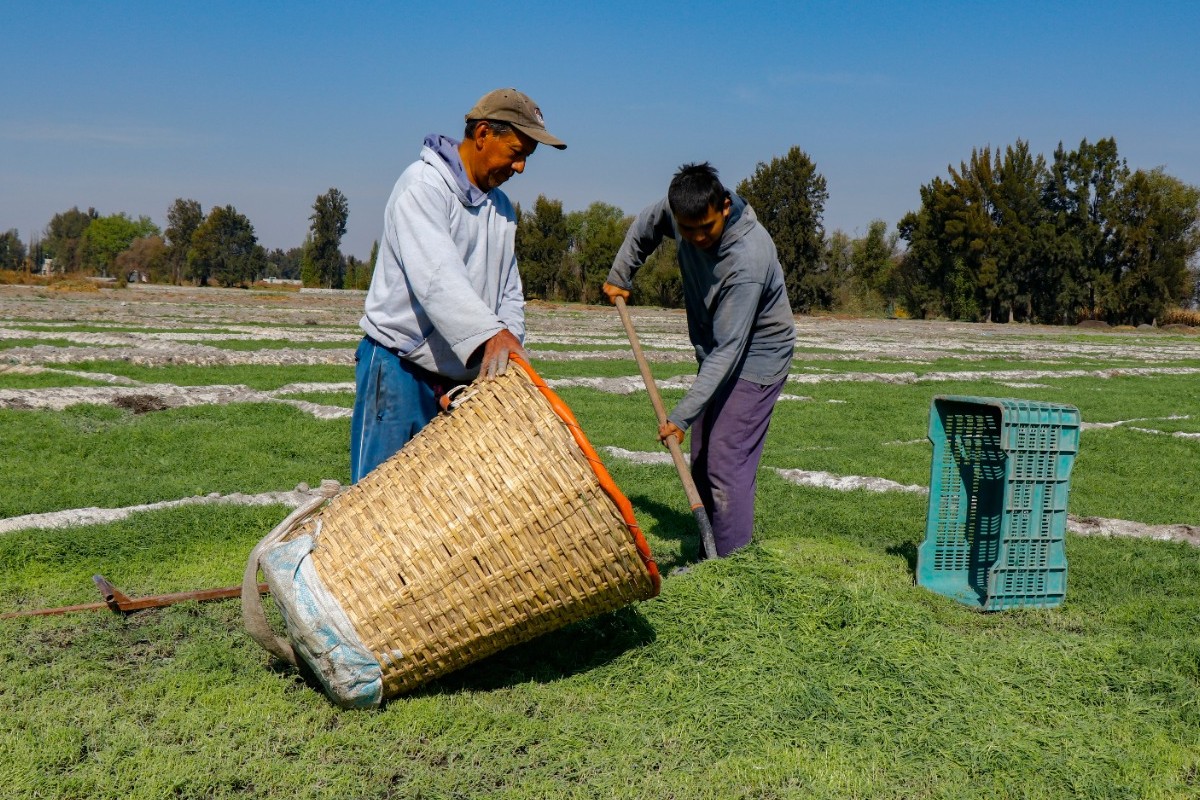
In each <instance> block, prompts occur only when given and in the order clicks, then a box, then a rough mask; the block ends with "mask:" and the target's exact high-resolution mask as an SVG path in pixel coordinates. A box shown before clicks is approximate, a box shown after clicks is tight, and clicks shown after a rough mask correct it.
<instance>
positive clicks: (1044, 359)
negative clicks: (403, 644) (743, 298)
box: [0, 287, 1200, 800]
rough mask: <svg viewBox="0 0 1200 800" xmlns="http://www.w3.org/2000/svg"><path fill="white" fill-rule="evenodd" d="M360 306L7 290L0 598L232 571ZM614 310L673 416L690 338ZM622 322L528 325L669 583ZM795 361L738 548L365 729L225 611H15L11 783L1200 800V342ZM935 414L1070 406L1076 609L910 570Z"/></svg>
mask: <svg viewBox="0 0 1200 800" xmlns="http://www.w3.org/2000/svg"><path fill="white" fill-rule="evenodd" d="M361 303H362V295H361V293H358V294H356V293H351V292H347V293H345V294H344V295H336V294H333V295H331V294H309V293H288V294H286V295H281V294H270V293H257V292H246V291H242V292H239V291H237V290H229V291H224V290H217V289H211V290H179V289H165V288H161V287H131V288H128V289H124V290H103V291H101V292H98V293H97V292H92V293H81V294H78V295H75V294H71V293H69V292H58V293H49V292H46V291H44V290H37V289H32V288H29V287H0V312H2V313H0V320H3V321H2V322H0V464H2V470H0V474H3V476H4V478H5V480H4V482H3V486H2V488H0V614H3V613H9V612H16V611H28V610H35V609H44V608H49V607H58V606H66V605H73V604H85V603H93V602H96V601H98V600H99V596H98V593H97V591H96V588H95V586H94V585H93V583H92V576H93V575H96V574H102V575H104V576H105V577H107V578H108V579H109V580H110V581H111V582H112V583H113V584H115V585H116V586H117V587H119V588H120V589H122V590H123V591H124V592H126V593H127V594H130V595H134V596H141V595H155V594H163V593H170V592H182V591H189V590H195V589H204V588H213V587H224V586H230V585H236V584H237V583H239V582H240V580H241V574H242V570H243V568H244V566H245V561H246V557H247V555H248V554H249V551H250V549H251V548H252V547H253V546H254V544H255V543H256V542H257V541H258V540H259V539H260V538H261V537H262V536H263V535H265V534H266V533H267V532H268V531H270V530H271V529H272V528H273V527H274V526H275V525H276V524H278V523H279V521H280V520H282V519H283V518H284V517H285V516H287V514H288V513H289V512H290V510H291V508H290V506H289V505H288V504H287V503H286V502H284V501H282V500H272V498H275V497H277V496H279V493H286V492H289V491H291V490H293V489H295V488H296V487H297V485H298V484H307V485H308V486H316V485H318V484H319V483H320V482H321V481H322V480H336V481H338V482H340V483H342V484H345V483H346V482H347V481H348V479H349V458H348V454H347V443H348V442H347V440H348V431H349V422H348V411H349V407H350V406H351V405H352V402H353V384H352V382H353V348H354V346H355V344H356V342H357V334H356V333H355V330H354V327H353V326H354V322H355V321H356V320H357V318H358V315H359V314H360V313H361ZM633 312H634V320H635V323H636V324H637V325H638V328H639V333H640V334H641V335H642V338H643V345H644V346H645V348H646V351H647V354H648V356H649V357H650V359H651V360H652V365H653V372H654V374H655V376H656V377H657V378H658V379H659V380H660V382H662V384H663V386H664V392H663V395H664V398H665V400H666V401H667V404H668V406H669V405H670V404H671V403H672V402H674V401H675V400H677V399H678V398H679V397H681V396H682V394H683V391H684V390H685V386H686V382H687V379H688V378H689V376H690V375H691V374H693V373H694V365H693V364H692V363H691V361H690V360H689V359H690V351H689V349H688V347H687V342H686V331H685V329H684V320H683V316H682V315H681V314H680V313H679V312H667V311H660V310H657V309H644V308H635V309H633ZM289 320H291V321H292V322H290V323H289ZM181 334H182V335H181ZM621 336H622V330H621V327H620V322H619V320H618V319H617V318H616V313H615V312H614V311H612V310H611V309H607V308H600V307H591V308H589V307H583V306H570V307H555V306H550V305H546V304H537V305H536V306H531V308H530V309H529V336H528V341H527V345H528V348H529V350H530V353H531V357H532V363H533V366H534V368H535V369H537V370H538V371H539V373H540V374H542V375H543V376H544V377H545V378H546V379H547V380H548V381H549V382H550V384H551V386H552V387H553V388H554V389H555V391H556V392H557V393H558V394H559V395H560V396H561V397H562V398H563V399H564V400H565V401H566V403H567V404H568V405H569V406H570V407H571V408H572V410H573V411H574V413H575V415H576V416H577V417H578V419H579V422H580V424H581V425H582V427H583V429H584V431H585V433H586V434H587V436H588V438H589V439H590V440H591V442H592V444H593V445H594V446H595V447H596V449H597V451H598V452H599V454H600V455H601V457H602V458H603V459H604V461H605V463H606V466H607V467H608V469H609V471H610V472H611V474H612V475H613V477H614V479H615V480H616V483H617V485H618V486H619V487H621V489H622V490H623V491H624V493H625V494H626V495H627V496H628V497H629V499H630V501H631V503H632V505H633V509H634V513H635V515H636V516H637V518H638V522H639V524H640V526H641V528H642V530H643V531H644V532H645V534H646V537H647V540H648V541H649V543H650V546H651V549H652V551H653V554H654V556H655V559H656V560H657V562H658V564H659V567H660V569H661V571H662V573H663V574H664V575H667V573H668V572H669V571H670V570H671V569H672V568H673V567H675V566H680V565H684V564H688V563H690V562H692V561H693V560H694V559H695V557H696V554H697V552H698V542H697V537H696V531H695V523H694V520H693V519H692V515H691V513H690V511H689V509H688V507H687V503H686V498H685V497H684V495H683V491H682V488H681V487H680V484H679V480H678V477H677V475H676V473H675V472H674V469H673V467H672V466H671V465H670V463H669V461H664V459H663V451H662V450H661V448H660V447H659V446H658V445H657V442H656V440H655V436H654V431H655V428H656V424H655V421H654V415H653V411H652V409H651V407H650V403H649V401H648V399H647V395H646V393H645V392H644V391H640V390H639V387H640V385H641V384H640V378H639V377H638V374H637V367H636V364H635V363H634V362H633V360H632V357H631V355H630V354H629V352H628V350H627V349H626V348H624V347H622V346H620V345H621V344H622V341H623V340H622V339H621V338H619V337H621ZM797 345H798V346H797V354H796V360H795V362H794V366H793V370H792V374H793V380H791V381H789V383H788V385H787V386H786V387H785V389H784V398H782V399H781V401H780V402H779V404H778V406H777V410H776V413H775V417H774V419H773V422H772V427H771V432H770V434H769V437H768V443H767V447H766V451H765V454H764V458H763V465H762V469H761V471H760V476H759V486H758V500H757V515H756V525H755V541H754V543H753V544H752V545H751V546H750V547H748V548H746V549H745V550H743V551H741V552H739V553H738V554H736V555H735V556H733V557H731V558H728V559H723V560H720V561H717V562H704V563H701V564H699V565H695V566H693V568H692V569H691V570H690V571H688V572H686V574H681V575H677V576H673V577H666V578H664V581H663V587H662V592H661V594H660V595H659V596H658V597H657V598H655V599H653V600H649V601H646V602H642V603H638V604H635V605H633V606H630V607H627V608H625V609H622V610H620V611H617V612H614V613H611V614H607V615H604V616H601V617H597V618H593V619H591V620H588V621H585V622H582V623H578V624H576V625H573V626H570V627H567V628H564V629H561V630H558V631H555V632H553V633H550V634H546V635H544V636H542V637H540V638H538V639H535V640H533V641H531V642H528V643H526V644H523V645H520V646H517V647H514V648H510V649H508V650H506V651H503V652H501V653H500V654H498V655H495V656H492V657H491V658H488V659H486V660H483V661H480V662H477V663H475V664H473V665H471V666H468V667H466V668H465V669H462V670H460V671H458V672H455V673H453V674H451V675H449V676H447V677H444V678H442V679H440V680H438V681H435V682H432V683H429V684H426V685H425V686H423V687H421V688H420V689H418V690H416V691H415V692H413V693H411V694H409V695H405V696H402V697H399V698H396V699H393V700H391V701H390V702H388V703H386V704H385V705H384V707H383V708H382V709H380V710H377V711H370V712H366V711H343V710H340V709H338V708H337V707H336V706H334V705H333V704H332V703H331V702H330V701H329V700H328V699H327V698H326V697H325V696H324V694H322V693H321V691H320V689H319V687H318V686H317V685H316V684H315V683H313V682H312V681H311V680H308V679H306V678H305V677H304V676H302V675H300V674H298V673H297V672H296V671H295V670H293V669H291V668H290V667H288V666H286V665H284V664H282V663H280V662H278V661H276V660H274V659H273V658H272V657H271V656H269V655H268V654H267V653H266V652H265V651H263V650H261V649H260V648H259V647H258V646H257V645H255V644H254V643H253V641H252V640H251V639H250V638H249V636H248V635H247V634H246V632H245V630H244V628H243V625H242V619H241V611H240V607H239V606H238V604H237V602H236V601H214V602H205V603H199V602H187V603H183V604H179V605H173V606H171V607H169V608H162V609H155V610H148V611H143V612H138V613H135V614H131V615H128V616H124V617H123V616H120V615H117V614H114V613H112V612H110V611H108V610H100V611H81V612H76V613H69V614H63V615H56V616H38V617H20V618H10V619H4V620H0V796H3V797H4V798H89V799H90V798H122V800H127V799H128V798H146V799H147V800H158V799H159V798H172V797H173V798H234V797H239V798H240V797H259V798H287V800H298V799H299V798H428V799H430V800H432V799H433V798H512V799H513V800H517V799H524V798H528V799H530V800H532V799H533V798H539V799H540V798H681V799H682V798H714V799H715V798H722V799H724V798H864V799H865V798H1055V799H1057V798H1065V797H1086V798H1186V797H1200V591H1198V588H1200V578H1198V577H1197V576H1200V547H1197V546H1196V543H1197V542H1200V469H1197V466H1196V465H1197V464H1200V336H1196V335H1181V334H1179V333H1170V334H1167V333H1162V332H1159V331H1143V330H1138V331H1132V330H1130V331H1103V332H1097V331H1094V330H1088V331H1087V332H1086V333H1084V332H1081V331H1080V330H1077V329H1055V328H1046V327H1031V326H1020V325H968V324H951V323H944V322H918V321H900V320H839V319H833V318H811V317H798V318H797ZM681 356H682V357H681ZM940 394H957V395H974V396H987V397H1013V398H1022V399H1028V400H1034V401H1040V402H1054V403H1066V404H1070V405H1073V406H1075V407H1077V408H1078V409H1079V411H1080V413H1081V416H1082V419H1083V430H1082V433H1081V443H1080V449H1079V453H1078V456H1077V457H1076V459H1075V461H1074V470H1073V472H1072V475H1071V482H1070V489H1071V492H1070V498H1069V504H1068V511H1069V515H1070V516H1069V522H1068V533H1067V535H1066V554H1067V560H1068V577H1067V592H1066V598H1065V601H1064V602H1063V603H1062V604H1061V606H1059V607H1057V608H1052V609H1042V610H1025V611H1011V612H999V613H991V614H984V613H981V612H979V611H976V610H973V609H972V608H970V607H967V606H965V605H960V604H958V603H956V602H954V601H952V600H950V599H948V598H945V597H943V596H941V595H939V594H936V593H933V592H931V591H929V590H927V589H925V588H923V587H920V586H917V585H916V583H915V578H914V575H915V570H916V558H917V548H918V546H919V545H920V544H921V542H922V540H923V538H924V535H925V524H926V514H927V506H928V497H927V495H926V494H924V493H922V491H920V489H922V488H924V487H928V486H929V483H930V457H931V451H932V447H931V444H930V442H929V441H928V439H927V433H928V424H929V409H930V403H931V401H932V399H933V397H934V396H936V395H940ZM850 478H857V479H860V480H859V481H858V484H857V485H860V486H862V487H863V488H857V489H850V490H847V489H846V488H843V487H844V486H845V485H846V479H850ZM838 479H843V480H842V482H841V483H839V482H838ZM906 487H907V488H906ZM272 493H276V494H272ZM184 500H186V501H187V502H179V501H184ZM218 501H220V502H218ZM1096 531H1099V532H1103V533H1109V534H1111V535H1106V536H1098V535H1083V534H1084V533H1089V534H1094V533H1095V532H1096ZM273 619H274V620H275V622H276V623H277V624H278V617H277V615H275V616H274V617H273Z"/></svg>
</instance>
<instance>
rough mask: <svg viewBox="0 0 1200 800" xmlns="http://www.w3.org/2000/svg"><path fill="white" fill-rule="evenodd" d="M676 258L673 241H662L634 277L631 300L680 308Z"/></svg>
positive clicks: (680, 298) (680, 300) (680, 280)
mask: <svg viewBox="0 0 1200 800" xmlns="http://www.w3.org/2000/svg"><path fill="white" fill-rule="evenodd" d="M676 256H677V252H676V245H675V240H674V239H663V242H662V244H660V245H659V246H658V248H657V249H656V250H655V251H654V252H653V253H651V254H650V256H649V257H648V258H647V259H646V264H645V265H644V266H643V267H642V268H641V269H640V270H638V274H637V275H635V276H634V278H633V295H632V298H631V299H632V300H635V301H639V302H645V301H649V302H651V303H654V304H655V305H659V306H663V307H664V308H682V307H683V276H682V275H680V274H679V261H678V259H677V257H676ZM643 298H644V300H643Z"/></svg>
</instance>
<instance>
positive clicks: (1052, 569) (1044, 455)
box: [917, 395, 1080, 611]
mask: <svg viewBox="0 0 1200 800" xmlns="http://www.w3.org/2000/svg"><path fill="white" fill-rule="evenodd" d="M1079 423H1080V418H1079V409H1077V408H1075V407H1074V406H1068V405H1060V404H1057V403H1038V402H1033V401H1029V400H1011V399H1006V398H995V397H965V396H957V395H939V396H937V397H935V398H934V399H933V403H932V404H931V406H930V409H929V440H930V441H931V442H933V462H932V466H931V469H930V480H929V512H928V515H927V517H926V521H925V541H924V542H923V543H922V544H921V546H920V548H918V550H917V583H918V584H919V585H921V586H924V587H926V588H928V589H931V590H933V591H935V592H938V593H939V594H943V595H945V596H947V597H950V598H953V599H954V600H957V601H958V602H960V603H964V604H966V605H969V606H973V607H975V608H979V609H982V610H983V611H1002V610H1004V609H1009V608H1052V607H1055V606H1058V605H1059V604H1061V603H1062V601H1063V598H1064V597H1066V593H1067V556H1066V551H1065V548H1064V543H1063V540H1064V537H1065V534H1066V527H1067V496H1068V494H1069V492H1070V479H1071V467H1072V466H1073V464H1074V462H1075V454H1076V453H1078V452H1079Z"/></svg>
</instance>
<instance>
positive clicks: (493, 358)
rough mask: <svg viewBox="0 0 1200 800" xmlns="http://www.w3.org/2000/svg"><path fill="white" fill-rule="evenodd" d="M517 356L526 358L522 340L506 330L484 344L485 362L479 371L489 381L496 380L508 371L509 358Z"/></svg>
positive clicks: (483, 361) (481, 364)
mask: <svg viewBox="0 0 1200 800" xmlns="http://www.w3.org/2000/svg"><path fill="white" fill-rule="evenodd" d="M512 354H516V355H518V356H520V357H521V358H525V357H526V356H525V348H523V347H521V340H520V339H518V338H517V337H516V336H513V335H512V332H511V331H510V330H509V329H508V328H505V329H503V330H502V331H500V332H499V333H497V334H496V335H495V336H493V337H492V338H490V339H488V340H487V341H486V342H484V343H483V360H482V362H481V363H480V367H479V371H480V372H481V373H482V374H483V376H484V377H485V378H486V379H487V380H489V381H490V380H494V379H496V378H498V377H500V376H501V375H503V374H504V373H505V372H507V371H508V358H509V356H510V355H512Z"/></svg>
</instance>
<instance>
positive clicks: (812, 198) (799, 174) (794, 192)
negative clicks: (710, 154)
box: [737, 147, 832, 311]
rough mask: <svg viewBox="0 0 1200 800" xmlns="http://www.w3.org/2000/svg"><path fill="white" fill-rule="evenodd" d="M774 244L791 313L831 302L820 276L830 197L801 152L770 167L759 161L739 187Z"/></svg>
mask: <svg viewBox="0 0 1200 800" xmlns="http://www.w3.org/2000/svg"><path fill="white" fill-rule="evenodd" d="M737 193H738V194H739V195H741V196H742V197H743V198H745V199H746V200H747V201H748V202H749V203H750V205H751V206H753V207H754V211H755V213H757V214H758V219H759V221H760V222H761V223H762V224H763V226H764V227H765V228H766V229H767V231H768V232H769V233H770V234H771V238H772V239H774V240H775V247H776V248H777V250H778V251H779V262H780V264H781V265H782V266H783V275H784V281H785V283H786V285H787V291H788V298H789V299H790V300H791V303H792V308H793V309H795V310H797V311H806V310H808V309H810V308H813V307H814V306H815V307H822V308H828V307H829V304H830V302H831V301H832V294H831V293H830V290H829V286H828V285H827V284H828V282H827V280H826V278H825V276H823V275H822V274H821V264H822V259H821V256H822V254H823V250H824V244H825V233H824V227H823V225H824V223H823V221H822V218H823V217H824V214H825V201H826V200H828V199H829V192H828V190H827V189H826V186H825V178H824V176H822V175H821V174H820V173H818V172H817V168H816V165H815V164H814V163H813V161H812V159H810V158H809V157H808V155H807V154H806V153H805V152H804V151H803V150H801V149H800V148H799V147H792V148H791V149H790V150H788V152H787V155H785V156H783V157H782V158H775V159H772V160H771V163H769V164H764V163H762V162H761V161H760V162H759V163H758V166H757V167H756V168H755V170H754V174H753V175H751V176H750V177H749V178H747V179H746V180H744V181H742V182H741V183H739V184H738V186H737Z"/></svg>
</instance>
